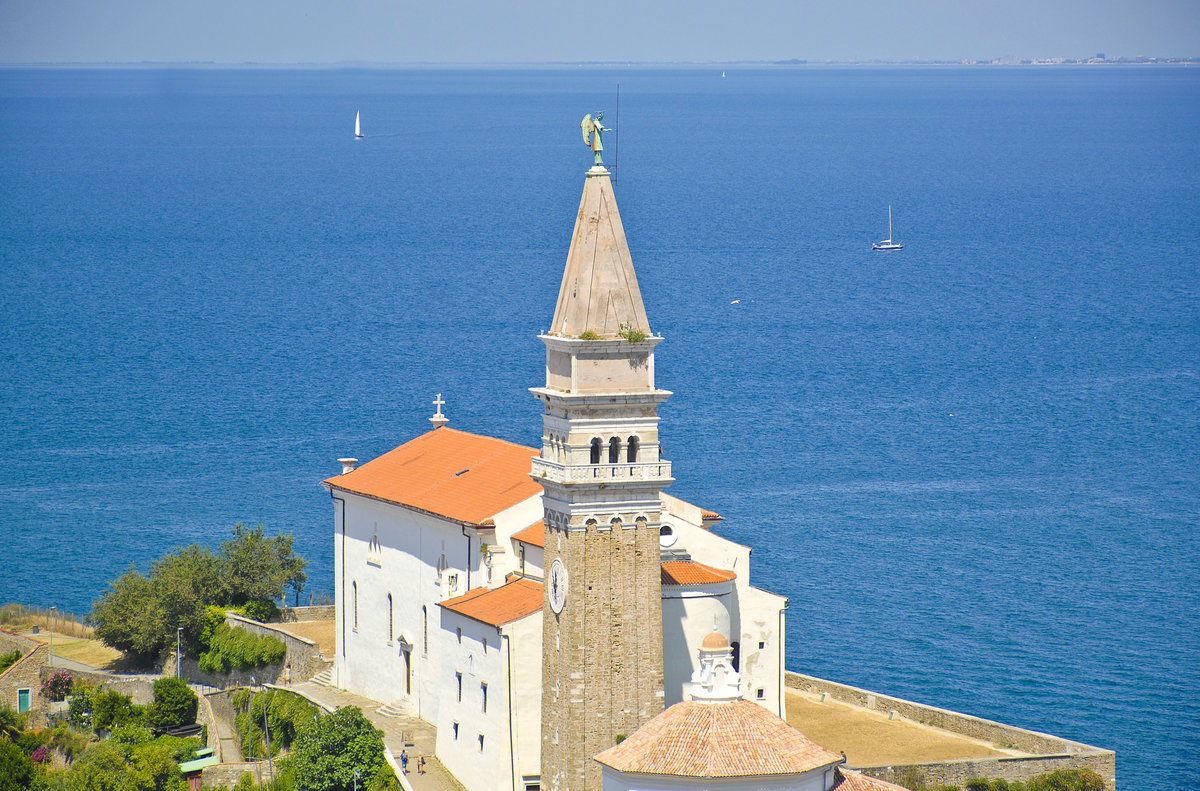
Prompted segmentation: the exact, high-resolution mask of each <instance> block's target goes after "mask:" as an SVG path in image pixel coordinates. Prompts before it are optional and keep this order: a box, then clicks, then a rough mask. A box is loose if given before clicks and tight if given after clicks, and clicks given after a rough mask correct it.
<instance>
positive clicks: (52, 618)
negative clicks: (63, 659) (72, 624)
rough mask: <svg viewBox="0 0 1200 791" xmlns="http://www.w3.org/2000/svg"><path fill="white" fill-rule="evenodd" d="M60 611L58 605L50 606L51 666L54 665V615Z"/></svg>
mask: <svg viewBox="0 0 1200 791" xmlns="http://www.w3.org/2000/svg"><path fill="white" fill-rule="evenodd" d="M57 613H58V605H51V606H50V666H51V667H53V666H54V616H55V615H56V614H57Z"/></svg>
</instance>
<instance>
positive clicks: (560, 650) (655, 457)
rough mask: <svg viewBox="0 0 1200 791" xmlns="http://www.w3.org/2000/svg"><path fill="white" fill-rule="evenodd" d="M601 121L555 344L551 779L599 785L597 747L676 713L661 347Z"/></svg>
mask: <svg viewBox="0 0 1200 791" xmlns="http://www.w3.org/2000/svg"><path fill="white" fill-rule="evenodd" d="M600 121H601V116H600V115H599V114H598V115H597V117H596V118H595V120H593V119H592V118H591V116H588V117H586V118H584V120H583V135H584V142H585V143H587V144H588V145H589V146H590V147H591V148H592V150H593V151H594V152H595V162H596V164H595V165H594V166H593V167H592V168H591V169H590V170H588V171H587V176H586V178H585V180H584V185H583V197H582V199H581V200H580V203H579V214H578V216H577V217H576V220H575V232H574V235H573V237H572V239H571V249H570V251H569V252H568V253H567V264H566V269H565V271H564V272H563V279H562V286H561V288H560V290H559V294H558V305H557V307H556V308H555V311H554V320H553V323H552V324H551V327H550V330H549V332H547V333H546V334H545V335H542V336H540V338H541V340H542V342H543V343H545V345H546V386H545V387H538V388H533V389H532V390H531V392H532V393H533V394H534V395H535V396H536V397H537V398H538V399H539V400H540V401H541V402H542V403H543V405H544V407H545V414H544V417H543V431H542V452H541V455H540V456H539V457H535V458H534V460H533V472H532V474H533V477H534V479H535V480H537V481H538V482H539V483H540V484H542V486H543V488H544V490H545V494H544V497H543V501H544V504H545V512H546V513H545V524H546V536H545V539H546V550H545V562H546V596H545V600H544V602H543V606H542V624H543V632H542V634H543V637H542V640H543V643H542V758H541V772H542V781H541V787H542V788H543V789H547V791H600V767H599V765H598V764H596V762H594V761H593V760H592V756H594V755H596V754H597V753H599V752H601V751H603V750H607V749H608V748H609V747H612V746H613V745H614V744H616V743H617V741H618V740H619V739H620V738H623V737H624V736H627V735H629V734H632V733H633V732H634V731H636V730H637V729H638V728H639V727H641V726H642V725H643V724H645V723H646V722H647V721H648V720H649V719H650V718H651V717H653V716H655V715H656V714H658V713H659V712H661V711H662V710H663V652H662V598H661V596H662V593H661V563H660V559H659V541H658V531H659V521H660V515H661V502H660V499H659V494H660V492H661V491H662V489H663V487H665V486H667V485H668V484H670V483H671V481H672V478H671V465H670V462H667V461H664V460H662V459H661V458H660V456H659V442H658V405H659V404H661V403H663V402H664V401H665V400H666V399H667V398H668V397H669V396H670V395H671V394H670V392H668V391H666V390H659V389H657V388H656V387H655V386H654V347H655V346H657V345H658V343H659V341H661V340H662V339H661V338H659V337H655V336H653V335H652V334H651V331H650V323H649V321H648V320H647V318H646V309H645V306H644V305H643V304H642V296H641V291H640V290H639V289H638V284H637V277H636V276H635V275H634V271H633V261H632V260H631V258H630V255H629V247H628V245H627V243H626V241H625V231H624V229H623V228H622V226H621V217H620V214H619V213H618V212H617V202H616V197H615V196H614V195H613V188H612V182H611V180H610V175H609V171H608V170H607V169H606V168H605V167H604V165H603V163H602V162H601V151H602V149H603V147H602V145H601V142H600V135H601V133H602V132H604V131H606V130H605V129H604V128H603V126H601V125H600Z"/></svg>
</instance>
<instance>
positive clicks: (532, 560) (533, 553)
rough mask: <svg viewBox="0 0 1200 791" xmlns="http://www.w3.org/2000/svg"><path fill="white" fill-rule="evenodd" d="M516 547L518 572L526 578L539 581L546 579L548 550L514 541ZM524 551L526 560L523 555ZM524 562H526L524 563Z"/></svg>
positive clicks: (516, 569)
mask: <svg viewBox="0 0 1200 791" xmlns="http://www.w3.org/2000/svg"><path fill="white" fill-rule="evenodd" d="M512 543H513V544H514V545H516V549H515V552H516V555H515V557H516V559H517V562H516V568H515V569H514V571H516V572H517V573H518V574H522V575H524V576H526V577H536V578H537V579H545V578H546V550H544V549H542V548H541V547H538V546H534V545H533V544H526V543H525V542H523V541H513V542H512ZM522 551H524V553H525V554H524V558H522V556H521V553H522ZM522 561H524V562H522Z"/></svg>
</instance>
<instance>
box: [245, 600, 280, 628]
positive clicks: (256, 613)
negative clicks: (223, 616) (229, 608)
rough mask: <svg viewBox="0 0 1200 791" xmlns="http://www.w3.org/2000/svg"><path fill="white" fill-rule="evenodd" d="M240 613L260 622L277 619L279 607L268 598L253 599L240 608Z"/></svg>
mask: <svg viewBox="0 0 1200 791" xmlns="http://www.w3.org/2000/svg"><path fill="white" fill-rule="evenodd" d="M241 613H242V615H244V616H246V617H247V618H251V619H253V620H255V621H259V622H260V623H270V622H271V621H277V620H279V607H277V606H276V604H275V602H273V601H271V600H270V599H253V600H251V601H248V602H246V604H245V605H244V606H243V607H242V608H241Z"/></svg>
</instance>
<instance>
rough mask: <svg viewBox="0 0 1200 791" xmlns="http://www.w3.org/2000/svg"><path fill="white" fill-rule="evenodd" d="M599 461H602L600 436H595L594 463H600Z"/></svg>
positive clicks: (593, 444)
mask: <svg viewBox="0 0 1200 791" xmlns="http://www.w3.org/2000/svg"><path fill="white" fill-rule="evenodd" d="M599 463H600V438H599V437H594V438H593V439H592V464H599Z"/></svg>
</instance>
